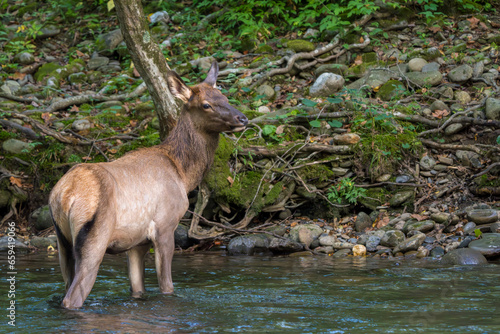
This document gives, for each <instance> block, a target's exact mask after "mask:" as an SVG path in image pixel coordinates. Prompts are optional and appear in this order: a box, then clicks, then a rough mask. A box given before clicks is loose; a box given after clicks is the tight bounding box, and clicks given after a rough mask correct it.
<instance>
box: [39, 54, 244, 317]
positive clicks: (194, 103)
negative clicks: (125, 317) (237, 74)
mask: <svg viewBox="0 0 500 334" xmlns="http://www.w3.org/2000/svg"><path fill="white" fill-rule="evenodd" d="M218 74H219V66H218V64H217V62H216V61H214V62H213V63H212V66H211V67H210V70H209V71H208V74H207V77H206V79H205V80H204V81H203V82H201V83H199V84H198V85H195V86H192V87H190V86H187V85H186V84H185V83H184V82H183V81H182V79H181V78H180V77H179V75H178V74H177V73H175V72H174V71H169V72H168V73H167V84H168V89H169V91H170V93H171V94H172V95H173V96H174V97H176V98H178V99H180V100H181V101H182V102H183V106H182V109H181V111H180V113H179V117H178V120H177V122H176V124H175V126H174V127H173V128H172V130H171V131H170V132H169V134H168V135H167V136H166V138H165V139H164V140H163V142H162V143H161V144H159V145H156V146H152V147H148V148H140V149H137V150H135V151H132V152H129V153H127V154H126V155H124V156H122V157H120V158H119V159H116V160H114V161H111V162H100V163H83V164H78V165H75V166H74V167H72V168H71V169H70V170H69V171H68V172H67V173H66V174H65V175H64V176H63V177H62V178H61V179H60V180H59V181H58V182H57V184H56V185H55V186H54V188H53V189H52V191H51V193H50V195H49V208H50V212H51V215H52V219H53V222H54V226H55V230H56V235H57V244H58V252H59V263H60V267H61V272H62V276H63V279H64V282H65V288H66V293H65V296H64V298H63V301H62V307H64V308H67V309H78V308H80V307H82V306H83V303H84V301H85V300H86V299H87V297H88V295H89V294H90V291H91V289H92V287H93V286H94V283H95V281H96V277H97V273H98V270H99V266H100V264H101V262H102V260H103V257H104V255H105V253H111V254H117V253H123V252H126V254H127V264H128V275H129V279H130V290H131V294H132V297H140V296H141V295H143V294H144V293H145V287H144V272H145V265H144V261H145V257H146V254H147V253H148V252H149V250H150V248H151V247H154V257H155V267H156V272H157V277H158V283H159V287H160V291H161V293H163V294H172V293H173V291H174V286H173V282H172V273H171V264H172V258H173V254H174V249H175V244H174V232H175V229H176V228H177V225H178V224H179V221H180V219H181V218H182V217H183V216H184V214H185V212H186V211H187V209H188V206H189V202H188V194H189V192H191V191H193V190H194V189H195V188H196V187H197V186H198V185H199V184H200V183H201V181H202V180H203V178H204V176H205V175H206V173H207V172H208V170H209V168H210V166H211V164H212V163H213V160H214V156H215V150H216V148H217V146H218V143H219V136H220V134H221V133H222V132H226V133H232V132H240V131H243V130H244V129H245V127H246V125H247V124H248V119H247V117H246V116H245V115H244V114H243V113H241V112H240V111H239V110H237V109H236V108H234V107H233V106H231V105H230V104H229V101H228V99H227V97H225V96H224V95H223V94H222V93H221V92H220V90H219V89H217V88H216V80H217V76H218Z"/></svg>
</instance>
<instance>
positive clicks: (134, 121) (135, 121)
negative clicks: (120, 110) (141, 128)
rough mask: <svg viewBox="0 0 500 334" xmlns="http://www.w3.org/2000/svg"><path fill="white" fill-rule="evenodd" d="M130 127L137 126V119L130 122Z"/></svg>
mask: <svg viewBox="0 0 500 334" xmlns="http://www.w3.org/2000/svg"><path fill="white" fill-rule="evenodd" d="M130 126H132V127H134V128H135V127H136V126H137V120H136V119H131V120H130Z"/></svg>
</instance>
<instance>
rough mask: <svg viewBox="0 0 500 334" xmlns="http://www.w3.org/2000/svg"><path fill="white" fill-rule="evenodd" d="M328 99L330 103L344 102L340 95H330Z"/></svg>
mask: <svg viewBox="0 0 500 334" xmlns="http://www.w3.org/2000/svg"><path fill="white" fill-rule="evenodd" d="M326 100H327V101H328V102H330V103H342V99H341V98H338V97H328V98H327V99H326Z"/></svg>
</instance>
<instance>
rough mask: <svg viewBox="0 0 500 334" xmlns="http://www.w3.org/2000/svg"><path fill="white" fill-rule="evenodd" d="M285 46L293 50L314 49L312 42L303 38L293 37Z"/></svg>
mask: <svg viewBox="0 0 500 334" xmlns="http://www.w3.org/2000/svg"><path fill="white" fill-rule="evenodd" d="M287 47H288V48H289V49H292V50H293V51H295V52H311V51H314V50H315V49H316V46H315V45H314V43H311V42H309V41H305V40H303V39H294V40H291V41H289V42H288V43H287Z"/></svg>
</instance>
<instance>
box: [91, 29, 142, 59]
mask: <svg viewBox="0 0 500 334" xmlns="http://www.w3.org/2000/svg"><path fill="white" fill-rule="evenodd" d="M148 36H149V35H148ZM145 37H146V35H145ZM122 41H123V35H122V32H121V30H120V29H116V30H113V31H110V32H108V33H106V34H103V35H99V37H97V39H96V42H95V44H96V47H97V51H99V53H100V54H102V55H104V56H111V55H112V54H113V52H114V51H115V49H116V47H117V46H118V44H120V43H121V42H122Z"/></svg>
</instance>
